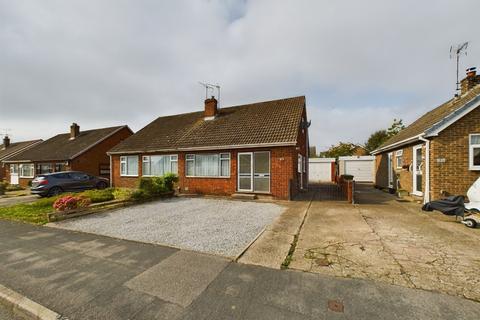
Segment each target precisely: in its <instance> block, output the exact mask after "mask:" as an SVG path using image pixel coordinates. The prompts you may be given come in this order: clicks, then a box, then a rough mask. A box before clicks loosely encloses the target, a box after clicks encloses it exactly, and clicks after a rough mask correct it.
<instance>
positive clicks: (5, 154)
mask: <svg viewBox="0 0 480 320" xmlns="http://www.w3.org/2000/svg"><path fill="white" fill-rule="evenodd" d="M41 141H42V140H40V139H39V140H30V141H21V142H14V143H11V144H10V145H9V146H8V147H7V148H5V146H4V145H3V144H0V161H3V160H8V159H9V158H10V157H12V156H13V155H15V154H16V153H19V152H21V151H22V150H24V149H26V148H29V147H31V146H33V145H35V144H37V143H40V142H41Z"/></svg>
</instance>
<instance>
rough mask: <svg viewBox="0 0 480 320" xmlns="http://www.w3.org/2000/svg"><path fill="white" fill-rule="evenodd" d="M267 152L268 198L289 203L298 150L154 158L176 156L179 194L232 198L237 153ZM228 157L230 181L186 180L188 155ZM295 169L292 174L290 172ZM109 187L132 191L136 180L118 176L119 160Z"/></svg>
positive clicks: (113, 159)
mask: <svg viewBox="0 0 480 320" xmlns="http://www.w3.org/2000/svg"><path fill="white" fill-rule="evenodd" d="M255 151H270V194H271V195H272V196H274V197H276V198H280V199H288V197H289V190H288V188H289V181H290V180H292V179H294V174H296V163H297V162H296V161H297V160H296V159H297V158H296V157H297V150H296V149H295V147H275V148H257V149H238V150H214V151H213V150H212V151H202V152H178V153H171V152H169V153H155V154H178V175H179V183H178V186H179V187H180V189H181V191H182V192H186V193H198V194H215V195H231V194H233V193H235V192H236V191H237V155H238V153H239V152H255ZM227 152H229V153H230V177H229V178H221V177H219V178H200V177H194V178H193V177H185V155H186V154H187V153H195V154H198V153H227ZM144 155H151V154H140V155H138V156H139V168H138V172H139V176H141V175H142V165H141V159H142V156H144ZM292 168H295V172H294V171H293V170H292ZM112 170H113V171H112V173H113V174H112V184H113V186H115V187H125V188H135V187H137V184H138V177H122V176H120V156H119V155H114V156H112Z"/></svg>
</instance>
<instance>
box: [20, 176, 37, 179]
mask: <svg viewBox="0 0 480 320" xmlns="http://www.w3.org/2000/svg"><path fill="white" fill-rule="evenodd" d="M19 178H20V179H33V178H35V177H34V176H31V177H24V176H19Z"/></svg>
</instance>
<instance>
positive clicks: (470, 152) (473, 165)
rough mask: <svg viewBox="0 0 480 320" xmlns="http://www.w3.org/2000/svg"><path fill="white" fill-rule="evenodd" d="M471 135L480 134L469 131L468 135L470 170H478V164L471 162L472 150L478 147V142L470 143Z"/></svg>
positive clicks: (479, 168)
mask: <svg viewBox="0 0 480 320" xmlns="http://www.w3.org/2000/svg"><path fill="white" fill-rule="evenodd" d="M473 136H480V133H471V134H469V135H468V164H469V169H470V170H471V171H479V170H480V165H475V164H473V155H474V154H473V150H474V149H480V143H475V144H472V137H473Z"/></svg>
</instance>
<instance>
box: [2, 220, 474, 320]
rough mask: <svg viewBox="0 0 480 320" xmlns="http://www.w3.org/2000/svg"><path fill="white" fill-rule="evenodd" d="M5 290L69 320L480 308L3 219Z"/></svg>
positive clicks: (443, 312)
mask: <svg viewBox="0 0 480 320" xmlns="http://www.w3.org/2000/svg"><path fill="white" fill-rule="evenodd" d="M0 261H1V264H0V283H1V284H3V285H5V286H7V287H9V288H11V289H12V290H15V291H17V292H19V293H21V294H24V295H25V296H27V297H28V298H30V299H32V300H33V301H36V302H38V303H40V304H42V305H44V306H46V307H47V308H50V309H52V310H54V311H56V312H58V313H61V314H63V315H65V316H68V317H69V319H82V320H84V319H96V320H98V319H209V320H210V319H356V320H357V319H368V320H375V319H436V320H437V319H478V314H480V304H478V303H476V302H473V301H470V300H466V299H461V298H457V297H452V296H449V295H444V294H439V293H433V292H427V291H422V290H414V289H409V288H404V287H400V286H393V285H388V284H384V283H379V282H373V281H367V280H361V279H341V278H336V277H330V276H325V275H319V274H312V273H305V272H299V271H285V270H283V271H282V270H274V269H269V268H264V267H259V266H251V265H244V264H238V263H234V262H231V261H229V260H227V259H224V258H221V257H218V256H211V255H206V254H199V253H194V252H190V251H183V250H177V249H172V248H167V247H162V246H155V245H150V244H144V243H138V242H131V241H125V240H119V239H113V238H108V237H102V236H97V235H92V234H85V233H80V232H74V231H68V230H61V229H53V228H48V227H42V226H32V225H27V224H21V223H15V222H10V221H0Z"/></svg>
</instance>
